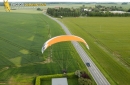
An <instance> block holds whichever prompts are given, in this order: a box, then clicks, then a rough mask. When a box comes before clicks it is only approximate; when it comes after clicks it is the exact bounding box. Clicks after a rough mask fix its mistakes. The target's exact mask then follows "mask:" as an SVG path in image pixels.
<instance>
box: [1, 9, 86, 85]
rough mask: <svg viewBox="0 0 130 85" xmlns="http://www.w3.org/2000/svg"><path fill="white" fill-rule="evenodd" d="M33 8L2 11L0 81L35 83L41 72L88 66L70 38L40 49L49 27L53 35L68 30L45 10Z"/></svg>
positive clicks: (60, 71)
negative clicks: (38, 10) (44, 13)
mask: <svg viewBox="0 0 130 85" xmlns="http://www.w3.org/2000/svg"><path fill="white" fill-rule="evenodd" d="M25 12H26V13H25ZM31 12H32V11H28V10H25V11H23V13H21V12H20V13H19V12H18V11H17V12H16V11H15V12H10V13H9V12H1V13H0V84H10V85H28V84H29V85H32V84H33V82H34V80H35V77H36V76H39V75H48V74H58V73H60V74H61V73H62V70H63V69H66V70H67V72H74V71H76V70H78V69H82V70H86V68H85V65H84V64H83V63H82V61H81V59H80V57H79V56H78V54H77V53H76V51H75V49H74V47H73V46H72V44H71V43H70V42H63V43H59V44H55V45H54V46H52V47H51V48H48V49H47V50H46V51H45V52H44V55H43V54H42V53H41V47H42V45H43V43H44V42H45V41H46V40H48V39H49V37H48V33H49V30H51V32H50V34H51V36H52V37H53V36H57V35H63V34H65V33H64V31H63V30H62V29H61V27H60V26H59V25H58V24H57V23H56V22H54V21H52V20H51V19H49V18H47V17H46V16H44V15H43V14H42V13H38V12H35V11H34V13H31ZM50 49H52V57H51V55H50V54H51V53H50Z"/></svg>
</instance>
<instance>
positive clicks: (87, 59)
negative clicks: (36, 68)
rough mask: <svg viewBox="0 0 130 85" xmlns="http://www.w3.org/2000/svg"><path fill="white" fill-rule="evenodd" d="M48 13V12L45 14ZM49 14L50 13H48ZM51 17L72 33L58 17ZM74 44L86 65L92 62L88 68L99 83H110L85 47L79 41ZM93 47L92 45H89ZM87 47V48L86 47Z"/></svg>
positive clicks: (68, 33) (107, 84)
mask: <svg viewBox="0 0 130 85" xmlns="http://www.w3.org/2000/svg"><path fill="white" fill-rule="evenodd" d="M45 15H46V14H45ZM47 16H48V15H47ZM48 17H50V16H48ZM50 18H51V19H53V20H55V21H56V22H57V23H58V24H60V25H61V27H62V28H63V30H64V31H65V32H66V34H67V35H72V34H71V33H70V31H69V30H68V28H67V27H66V26H65V25H64V24H63V23H61V22H60V21H58V20H57V19H56V18H53V17H50ZM72 44H73V46H74V47H75V49H76V51H77V53H78V54H79V55H80V57H81V59H82V61H83V62H84V64H85V65H86V63H87V62H89V63H90V67H88V66H87V65H86V68H87V69H88V70H89V72H90V74H91V75H92V77H93V78H94V80H95V82H96V84H97V85H110V83H109V82H108V81H107V79H106V78H105V77H104V75H103V74H102V73H101V72H100V70H99V69H98V68H97V66H96V65H95V64H94V62H93V61H92V60H91V59H90V57H89V56H88V55H87V53H86V52H85V51H84V49H83V48H82V47H81V46H80V44H79V43H78V42H74V41H73V42H72ZM89 48H90V49H91V47H89ZM86 49H87V48H86Z"/></svg>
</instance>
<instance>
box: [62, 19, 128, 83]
mask: <svg viewBox="0 0 130 85" xmlns="http://www.w3.org/2000/svg"><path fill="white" fill-rule="evenodd" d="M60 20H61V19H60ZM61 21H62V22H63V23H64V24H65V25H66V26H67V27H68V28H69V30H70V31H71V32H72V33H73V34H75V35H78V36H80V37H83V38H84V39H85V40H86V42H87V43H88V45H89V47H90V50H89V55H90V56H91V58H92V59H93V61H94V62H95V63H96V64H97V66H98V68H100V70H101V71H102V72H103V74H104V75H105V76H106V78H107V79H108V80H109V82H110V83H111V84H112V85H129V84H130V81H129V79H130V45H129V43H130V29H129V28H130V24H129V23H130V17H107V18H106V17H93V18H92V17H78V18H63V19H62V20H61Z"/></svg>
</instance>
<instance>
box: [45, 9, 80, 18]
mask: <svg viewBox="0 0 130 85" xmlns="http://www.w3.org/2000/svg"><path fill="white" fill-rule="evenodd" d="M47 14H49V15H50V16H54V17H60V16H64V17H79V16H80V14H81V13H80V10H79V9H74V8H62V7H61V8H48V9H47Z"/></svg>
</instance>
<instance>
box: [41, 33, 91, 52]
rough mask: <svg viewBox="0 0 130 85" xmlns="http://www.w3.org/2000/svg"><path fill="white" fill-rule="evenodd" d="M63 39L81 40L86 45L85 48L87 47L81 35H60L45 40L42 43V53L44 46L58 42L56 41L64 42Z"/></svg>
mask: <svg viewBox="0 0 130 85" xmlns="http://www.w3.org/2000/svg"><path fill="white" fill-rule="evenodd" d="M64 41H79V42H83V43H84V44H85V45H86V46H87V48H88V49H89V46H88V44H87V43H86V42H85V40H84V39H82V38H81V37H78V36H75V35H61V36H56V37H53V38H51V39H49V40H48V41H46V42H45V43H44V44H43V47H42V53H43V52H44V51H45V49H46V48H48V47H49V46H51V45H52V44H55V43H58V42H64Z"/></svg>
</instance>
